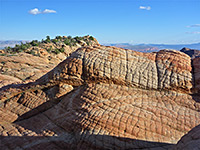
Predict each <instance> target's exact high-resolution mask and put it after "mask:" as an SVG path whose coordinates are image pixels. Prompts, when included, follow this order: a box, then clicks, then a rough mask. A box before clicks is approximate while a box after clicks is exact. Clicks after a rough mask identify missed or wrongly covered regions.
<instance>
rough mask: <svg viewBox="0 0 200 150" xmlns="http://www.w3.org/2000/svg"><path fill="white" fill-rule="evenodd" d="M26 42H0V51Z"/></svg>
mask: <svg viewBox="0 0 200 150" xmlns="http://www.w3.org/2000/svg"><path fill="white" fill-rule="evenodd" d="M26 42H28V41H25V40H6V41H3V40H0V49H4V48H5V47H8V46H10V47H14V46H15V45H16V44H21V43H26Z"/></svg>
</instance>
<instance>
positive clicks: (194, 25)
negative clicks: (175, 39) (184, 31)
mask: <svg viewBox="0 0 200 150" xmlns="http://www.w3.org/2000/svg"><path fill="white" fill-rule="evenodd" d="M187 27H188V28H191V27H200V24H193V25H190V26H187Z"/></svg>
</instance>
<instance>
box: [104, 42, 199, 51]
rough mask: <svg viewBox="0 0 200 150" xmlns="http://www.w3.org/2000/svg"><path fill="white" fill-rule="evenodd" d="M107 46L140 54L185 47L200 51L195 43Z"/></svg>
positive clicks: (116, 44)
mask: <svg viewBox="0 0 200 150" xmlns="http://www.w3.org/2000/svg"><path fill="white" fill-rule="evenodd" d="M103 45H106V46H116V47H120V48H126V49H131V50H135V51H140V52H156V51H159V50H161V49H175V50H180V49H182V48H184V47H187V48H190V49H197V50H200V43H194V44H137V45H133V44H129V43H110V44H109V43H107V44H103Z"/></svg>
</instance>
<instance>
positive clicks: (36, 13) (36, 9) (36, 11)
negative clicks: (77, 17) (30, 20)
mask: <svg viewBox="0 0 200 150" xmlns="http://www.w3.org/2000/svg"><path fill="white" fill-rule="evenodd" d="M29 13H30V14H32V15H38V14H49V13H56V11H55V10H51V9H45V10H43V11H40V10H39V9H38V8H34V9H31V10H30V11H29Z"/></svg>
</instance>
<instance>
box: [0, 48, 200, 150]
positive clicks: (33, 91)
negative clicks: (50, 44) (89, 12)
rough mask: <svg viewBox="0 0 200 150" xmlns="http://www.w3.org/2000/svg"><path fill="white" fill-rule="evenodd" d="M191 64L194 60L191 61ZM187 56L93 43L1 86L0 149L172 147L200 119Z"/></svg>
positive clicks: (76, 149)
mask: <svg viewBox="0 0 200 150" xmlns="http://www.w3.org/2000/svg"><path fill="white" fill-rule="evenodd" d="M194 67H195V66H194ZM194 71H195V68H194V70H193V68H192V64H191V58H190V57H189V56H188V55H186V54H184V53H182V52H178V51H175V50H162V51H159V52H157V53H140V52H135V51H132V50H125V49H121V48H115V47H105V46H90V47H82V48H79V49H78V50H77V51H75V52H73V53H72V54H71V55H70V56H69V57H68V58H67V59H66V60H64V61H63V62H61V63H60V64H59V65H58V66H57V67H55V68H54V69H53V70H51V71H50V72H49V73H47V74H46V75H44V76H42V77H41V78H40V79H38V80H36V81H35V82H32V83H29V84H18V85H11V86H6V87H3V88H1V91H0V99H1V101H0V102H1V103H0V133H1V137H0V138H1V139H0V141H1V142H0V147H2V148H3V149H16V150H17V149H75V150H85V149H87V150H94V149H95V150H96V149H99V150H101V149H117V150H118V149H120V150H125V149H126V150H130V149H172V148H174V144H176V143H177V142H178V141H179V139H180V138H181V137H182V136H183V135H185V134H186V133H187V132H188V131H190V130H191V129H192V128H194V127H195V126H197V125H199V124H200V113H199V111H200V104H199V98H200V97H199V96H198V94H197V92H196V91H197V89H196V85H197V83H196V80H195V78H194V74H193V72H194Z"/></svg>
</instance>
